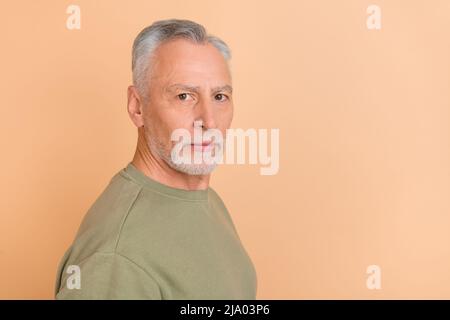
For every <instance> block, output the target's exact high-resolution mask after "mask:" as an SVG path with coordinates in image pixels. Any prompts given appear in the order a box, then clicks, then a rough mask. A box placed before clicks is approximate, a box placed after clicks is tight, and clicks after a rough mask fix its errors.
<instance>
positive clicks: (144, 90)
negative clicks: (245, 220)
mask: <svg viewBox="0 0 450 320" xmlns="http://www.w3.org/2000/svg"><path fill="white" fill-rule="evenodd" d="M132 56H133V57H132V71H133V85H132V86H129V87H128V114H129V116H130V118H131V120H132V121H133V123H134V124H135V125H136V127H137V128H138V141H137V147H136V153H135V155H134V158H133V160H132V161H131V162H130V163H128V164H127V166H126V167H125V168H123V169H122V170H120V171H119V172H117V173H116V174H115V176H114V177H112V179H111V181H110V182H109V184H108V186H107V187H106V189H105V190H104V191H103V193H102V194H101V195H100V196H99V198H98V199H97V200H96V201H95V203H94V204H93V205H92V206H91V208H90V209H89V211H88V212H87V214H86V216H85V217H84V219H83V222H82V224H81V226H80V228H79V230H78V233H77V235H76V238H75V240H74V242H73V244H72V245H71V246H70V248H69V249H68V250H67V251H66V253H65V255H64V257H63V258H62V260H61V262H60V265H59V268H58V274H57V281H56V288H55V295H56V298H57V299H163V300H166V299H255V298H256V287H257V279H256V271H255V268H254V266H253V263H252V261H251V260H250V258H249V256H248V254H247V252H246V251H245V249H244V247H243V246H242V243H241V241H240V239H239V236H238V234H237V231H236V229H235V227H234V224H233V222H232V219H231V217H230V215H229V213H228V211H227V209H226V207H225V205H224V203H223V202H222V200H221V199H220V197H219V196H218V194H217V193H216V192H215V191H214V190H213V189H212V188H211V187H209V180H210V174H211V172H212V171H213V169H214V167H215V166H216V164H217V163H214V162H213V163H211V162H207V161H204V160H203V161H201V162H200V163H194V162H191V163H188V162H186V161H184V162H182V163H181V162H179V161H175V160H174V157H173V156H172V155H173V153H172V152H171V151H173V149H174V147H175V145H176V141H173V139H171V136H172V133H173V132H174V131H175V130H176V129H185V130H187V131H188V132H190V133H192V135H194V130H196V129H198V128H196V125H197V126H198V125H199V124H200V127H199V128H200V130H201V132H202V133H206V132H208V130H216V131H217V130H218V131H219V132H221V133H223V135H225V132H226V129H227V128H229V126H230V124H231V120H232V117H233V100H232V86H231V75H230V71H229V68H228V60H229V58H230V51H229V49H228V46H227V45H226V44H225V43H224V42H223V41H222V40H220V39H219V38H217V37H214V36H211V35H208V34H207V33H206V31H205V29H204V27H203V26H201V25H199V24H197V23H195V22H192V21H188V20H176V19H172V20H163V21H157V22H155V23H154V24H152V25H151V26H149V27H147V28H145V29H143V30H142V31H141V32H140V33H139V35H138V36H137V37H136V39H135V41H134V44H133V53H132ZM195 124H196V125H195ZM214 144H215V142H214V140H213V139H212V140H211V139H210V140H208V139H207V140H206V141H201V142H198V141H196V140H193V142H192V143H189V144H185V145H183V146H182V148H183V150H184V151H185V152H186V151H188V152H189V153H190V154H192V155H195V154H196V153H201V154H202V153H205V152H207V151H210V152H212V150H216V151H217V150H218V149H217V148H215V147H213V146H214ZM192 158H194V157H192Z"/></svg>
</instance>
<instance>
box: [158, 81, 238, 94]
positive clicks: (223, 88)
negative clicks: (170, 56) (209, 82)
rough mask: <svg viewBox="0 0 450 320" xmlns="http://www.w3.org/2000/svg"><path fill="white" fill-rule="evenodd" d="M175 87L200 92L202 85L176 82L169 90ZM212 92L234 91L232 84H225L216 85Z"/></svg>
mask: <svg viewBox="0 0 450 320" xmlns="http://www.w3.org/2000/svg"><path fill="white" fill-rule="evenodd" d="M175 89H183V90H187V91H193V92H198V91H199V89H200V87H199V86H191V85H188V84H182V83H175V84H172V85H170V86H168V87H167V89H166V90H167V91H172V90H175ZM211 91H212V92H218V91H228V92H229V93H233V87H232V86H230V85H229V84H226V85H223V86H218V87H214V88H212V89H211Z"/></svg>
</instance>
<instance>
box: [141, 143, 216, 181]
mask: <svg viewBox="0 0 450 320" xmlns="http://www.w3.org/2000/svg"><path fill="white" fill-rule="evenodd" d="M148 141H149V148H150V151H151V152H155V153H156V154H157V155H158V156H159V157H161V159H163V160H164V161H165V162H166V163H167V164H168V165H169V167H171V168H172V169H174V170H177V171H179V172H182V173H186V174H189V175H208V174H210V173H211V172H213V171H214V169H215V168H216V167H217V163H215V162H214V163H205V162H204V161H203V162H202V163H199V164H197V163H184V162H182V163H177V162H176V161H174V159H172V157H171V156H170V155H168V154H167V152H166V149H165V147H164V145H163V144H162V143H161V142H159V141H157V140H156V139H152V138H149V139H148ZM188 147H190V146H188ZM192 158H193V157H192ZM192 162H194V161H192Z"/></svg>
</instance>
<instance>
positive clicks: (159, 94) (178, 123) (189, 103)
mask: <svg viewBox="0 0 450 320" xmlns="http://www.w3.org/2000/svg"><path fill="white" fill-rule="evenodd" d="M147 96H148V100H147V105H146V106H145V107H144V108H143V113H144V132H145V135H146V138H147V141H148V142H149V147H150V150H151V152H152V154H153V155H155V156H159V157H160V158H162V159H163V160H164V161H166V162H167V163H168V164H169V165H170V166H171V167H172V168H174V169H176V170H178V171H181V172H184V173H187V174H197V175H198V174H209V173H210V172H211V171H212V170H213V169H214V167H215V165H214V164H207V163H204V162H202V163H201V164H195V163H192V164H175V163H174V162H173V161H172V158H171V150H172V148H173V147H174V146H175V144H176V143H177V141H171V134H172V132H173V131H174V130H176V129H186V130H188V131H189V132H190V135H191V137H192V143H193V142H194V141H193V137H194V121H196V120H201V121H202V123H203V126H204V127H205V129H204V131H205V130H207V129H217V130H220V132H221V133H222V136H223V137H225V132H226V129H228V128H229V126H230V124H231V120H232V118H233V101H232V92H231V76H230V73H229V69H228V65H227V63H226V61H225V59H224V57H223V56H222V54H221V53H220V52H219V50H218V49H216V48H215V47H214V46H213V45H211V44H204V45H203V44H195V43H193V42H190V41H187V40H184V39H176V40H172V41H169V42H166V43H164V44H162V45H160V46H159V47H158V48H157V50H156V51H155V55H154V58H153V60H152V65H151V66H150V78H149V83H148V95H147ZM196 130H199V129H196ZM184 148H188V150H183V151H185V152H190V153H191V155H192V159H194V153H196V152H200V153H203V152H208V151H207V150H202V147H201V146H198V145H196V146H195V145H187V146H185V147H184ZM203 149H204V147H203ZM213 154H214V153H213Z"/></svg>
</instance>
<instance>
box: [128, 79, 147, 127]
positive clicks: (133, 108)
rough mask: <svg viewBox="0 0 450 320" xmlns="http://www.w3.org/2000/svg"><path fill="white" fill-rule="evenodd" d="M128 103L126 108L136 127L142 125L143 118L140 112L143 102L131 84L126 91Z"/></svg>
mask: <svg viewBox="0 0 450 320" xmlns="http://www.w3.org/2000/svg"><path fill="white" fill-rule="evenodd" d="M127 96H128V104H127V110H128V115H129V116H130V119H131V121H133V123H134V125H135V126H136V127H138V128H139V127H143V126H144V118H143V113H142V108H143V103H142V99H141V97H140V96H139V93H138V91H137V89H136V87H135V86H133V85H131V86H129V87H128V91H127Z"/></svg>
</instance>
